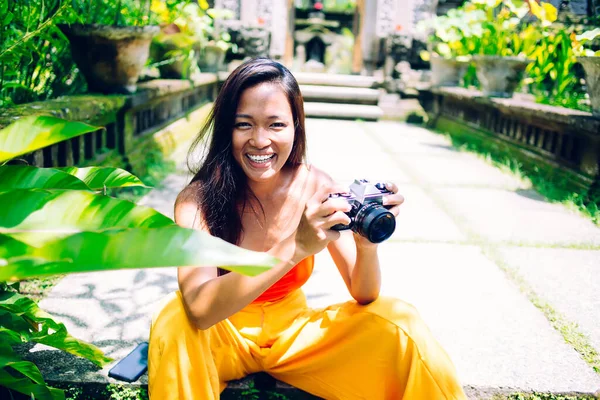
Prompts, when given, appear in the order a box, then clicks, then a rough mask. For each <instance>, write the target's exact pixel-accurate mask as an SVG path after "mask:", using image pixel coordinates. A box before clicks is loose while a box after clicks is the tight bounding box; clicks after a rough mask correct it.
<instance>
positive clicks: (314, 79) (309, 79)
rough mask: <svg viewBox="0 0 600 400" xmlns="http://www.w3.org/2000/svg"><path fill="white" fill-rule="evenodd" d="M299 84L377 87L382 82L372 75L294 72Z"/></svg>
mask: <svg viewBox="0 0 600 400" xmlns="http://www.w3.org/2000/svg"><path fill="white" fill-rule="evenodd" d="M294 76H295V77H296V80H297V81H298V84H299V85H322V86H347V87H357V88H377V87H379V86H380V85H381V82H380V81H379V80H378V79H377V78H375V77H372V76H362V75H341V74H323V73H318V72H294Z"/></svg>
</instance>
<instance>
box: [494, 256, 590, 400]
mask: <svg viewBox="0 0 600 400" xmlns="http://www.w3.org/2000/svg"><path fill="white" fill-rule="evenodd" d="M482 250H483V254H484V255H485V256H486V257H487V258H488V259H490V260H491V261H493V262H494V263H495V264H496V265H497V266H498V267H499V268H500V269H501V270H502V271H503V272H504V273H505V274H506V276H507V277H508V278H509V279H510V280H511V281H512V282H513V283H514V284H515V285H517V287H518V288H519V290H520V291H521V293H523V294H524V295H525V296H526V297H527V299H528V300H529V301H530V302H531V304H533V305H534V306H535V307H536V308H538V309H539V310H540V311H541V312H542V313H543V314H544V316H545V317H546V319H547V320H548V322H550V325H552V327H553V328H554V329H555V330H557V331H558V332H559V333H560V334H561V336H562V337H563V339H564V341H565V342H566V343H567V344H569V345H570V346H571V347H572V348H573V349H575V351H577V352H578V353H579V354H580V355H581V357H582V358H583V359H584V361H585V362H587V363H588V365H589V366H590V367H592V369H593V370H594V371H595V372H596V373H597V374H600V354H599V353H598V351H597V350H596V349H595V348H594V347H593V346H592V345H591V344H590V340H589V338H588V337H587V336H586V335H585V334H584V333H582V332H581V331H580V330H579V327H578V326H577V324H575V323H573V322H570V321H568V320H567V319H566V318H565V317H564V316H563V315H562V314H560V313H559V312H558V311H556V310H555V309H554V308H553V307H552V306H551V305H550V304H549V303H548V302H547V301H546V300H544V299H543V298H542V297H540V296H539V295H538V294H537V293H535V291H534V290H533V288H532V287H531V285H529V283H527V282H526V281H525V279H523V277H521V276H520V275H519V274H518V273H517V271H516V270H515V269H513V268H511V267H509V266H508V265H507V263H506V262H505V261H504V259H503V258H502V256H501V255H500V253H499V252H498V250H497V247H496V246H495V245H494V244H487V245H483V246H482ZM531 399H535V397H532V398H531Z"/></svg>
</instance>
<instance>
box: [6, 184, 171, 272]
mask: <svg viewBox="0 0 600 400" xmlns="http://www.w3.org/2000/svg"><path fill="white" fill-rule="evenodd" d="M173 224H174V222H173V221H172V220H171V219H170V218H168V217H166V216H165V215H163V214H161V213H159V212H158V211H156V210H154V209H152V208H149V207H144V206H138V205H136V204H134V203H131V202H129V201H126V200H120V199H115V198H112V197H109V196H103V195H101V194H95V193H91V192H86V191H75V190H60V189H16V190H9V191H4V192H0V233H7V234H11V236H13V237H14V238H15V239H18V240H20V241H22V242H24V243H27V244H29V245H33V246H41V245H43V244H44V243H46V242H48V241H50V240H53V239H55V238H59V237H64V236H66V235H70V234H73V233H75V232H81V231H95V230H104V229H115V228H133V227H160V226H168V225H173ZM0 280H1V279H0Z"/></svg>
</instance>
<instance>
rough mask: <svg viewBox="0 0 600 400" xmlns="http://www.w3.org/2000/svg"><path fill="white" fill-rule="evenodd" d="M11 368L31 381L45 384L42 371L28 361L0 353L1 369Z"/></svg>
mask: <svg viewBox="0 0 600 400" xmlns="http://www.w3.org/2000/svg"><path fill="white" fill-rule="evenodd" d="M6 367H10V368H12V369H14V370H15V371H19V372H20V373H21V374H23V375H24V376H26V377H27V378H29V379H31V380H32V381H33V382H35V383H45V382H44V378H43V377H42V374H41V373H40V370H39V369H37V367H36V366H35V365H34V364H32V363H31V362H28V361H23V360H22V359H21V358H19V356H17V355H16V354H2V353H0V368H6Z"/></svg>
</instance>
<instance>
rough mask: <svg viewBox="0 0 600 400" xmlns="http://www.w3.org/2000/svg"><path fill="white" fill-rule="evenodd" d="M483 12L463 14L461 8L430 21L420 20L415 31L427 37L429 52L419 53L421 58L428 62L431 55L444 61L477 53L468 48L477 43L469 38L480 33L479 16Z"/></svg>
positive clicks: (480, 17)
mask: <svg viewBox="0 0 600 400" xmlns="http://www.w3.org/2000/svg"><path fill="white" fill-rule="evenodd" d="M482 13H483V11H481V10H477V11H476V12H470V13H467V12H465V10H464V9H462V8H455V9H451V10H449V11H448V13H447V14H446V15H439V16H436V17H434V18H432V19H430V20H422V21H420V22H419V23H418V24H417V31H419V32H422V33H429V34H428V35H427V41H428V47H429V51H423V52H421V58H422V59H423V60H425V61H428V60H429V59H430V58H431V54H435V55H437V56H439V57H442V58H446V59H456V58H460V57H462V58H466V57H467V56H468V55H470V54H473V53H475V52H477V50H478V49H475V48H472V47H470V45H472V44H474V43H477V42H476V41H474V40H471V36H473V35H476V34H477V33H478V32H480V31H481V22H480V20H481V19H482V16H481V15H478V14H482Z"/></svg>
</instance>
